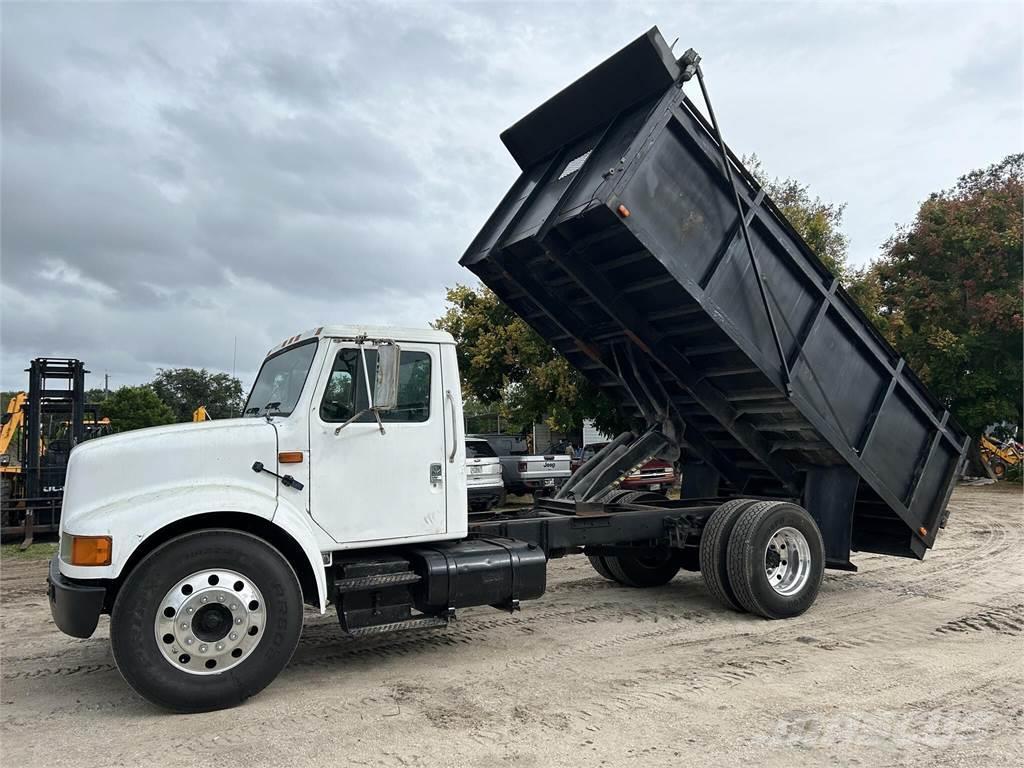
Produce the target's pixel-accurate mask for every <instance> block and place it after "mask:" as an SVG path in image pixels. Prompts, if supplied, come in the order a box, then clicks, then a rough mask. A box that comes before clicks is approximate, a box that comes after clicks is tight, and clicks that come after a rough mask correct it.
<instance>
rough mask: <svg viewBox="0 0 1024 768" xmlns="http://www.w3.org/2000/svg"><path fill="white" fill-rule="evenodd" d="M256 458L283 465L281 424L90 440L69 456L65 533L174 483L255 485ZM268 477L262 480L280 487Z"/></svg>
mask: <svg viewBox="0 0 1024 768" xmlns="http://www.w3.org/2000/svg"><path fill="white" fill-rule="evenodd" d="M255 461H260V462H263V464H265V465H266V466H267V468H268V469H276V467H277V430H276V428H275V426H274V425H273V424H272V423H270V422H268V421H267V420H266V419H257V418H245V419H224V420H218V421H206V422H199V423H194V424H173V425H170V426H166V427H152V428H150V429H139V430H133V431H131V432H124V433H122V434H118V435H109V436H107V437H100V438H97V439H95V440H90V441H88V442H86V443H82V444H81V445H78V446H76V447H75V449H74V450H73V451H72V452H71V456H70V459H69V461H68V471H67V479H66V480H65V484H64V505H63V511H62V514H61V531H62V532H63V531H64V530H65V529H67V530H69V531H72V532H76V531H79V530H82V527H81V526H79V525H76V523H81V522H83V519H84V518H90V519H92V520H95V518H96V516H100V515H102V514H103V513H104V511H105V510H108V509H110V508H112V507H115V506H123V505H124V504H126V503H132V502H133V500H138V501H139V502H141V501H142V500H143V499H144V498H152V497H153V496H154V495H159V494H163V493H167V492H169V491H171V490H172V489H173V491H174V492H176V493H180V492H181V491H189V490H193V489H199V488H202V487H211V486H221V487H230V486H238V485H240V484H241V485H250V484H252V483H253V482H254V481H257V480H258V478H257V475H256V473H254V472H253V471H252V465H253V462H255ZM267 479H268V478H267V476H263V478H259V481H261V482H260V485H261V486H268V489H269V490H271V491H272V492H276V489H275V488H274V486H273V485H272V484H269V483H268V482H267ZM88 527H90V528H92V527H94V526H92V525H90V526H88Z"/></svg>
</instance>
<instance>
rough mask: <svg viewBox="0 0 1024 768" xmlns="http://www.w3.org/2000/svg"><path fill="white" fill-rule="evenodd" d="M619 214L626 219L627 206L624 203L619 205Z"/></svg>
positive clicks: (627, 213) (627, 215)
mask: <svg viewBox="0 0 1024 768" xmlns="http://www.w3.org/2000/svg"><path fill="white" fill-rule="evenodd" d="M619 216H621V217H622V218H624V219H628V218H629V208H627V207H626V206H624V205H620V206H619Z"/></svg>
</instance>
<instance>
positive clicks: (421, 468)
mask: <svg viewBox="0 0 1024 768" xmlns="http://www.w3.org/2000/svg"><path fill="white" fill-rule="evenodd" d="M376 353H377V348H376V346H374V345H373V344H372V343H364V344H362V345H359V344H357V343H356V342H355V341H345V340H335V341H334V343H332V345H331V348H330V350H329V353H328V357H327V359H326V360H325V363H324V373H323V375H322V376H321V378H320V381H319V382H318V384H317V390H316V392H315V393H314V397H313V400H312V402H311V405H310V414H309V425H310V427H309V428H310V436H309V442H310V446H309V447H310V451H309V453H310V513H311V514H312V516H313V519H314V520H315V521H316V522H317V524H318V525H319V526H320V527H321V528H323V529H324V530H325V531H326V532H327V533H328V534H329V535H330V536H331V538H333V539H334V540H335V541H337V542H338V543H340V544H347V545H360V544H363V543H373V542H378V543H379V542H388V541H398V540H409V539H430V538H444V536H445V533H446V527H447V526H446V519H447V509H446V501H445V497H446V494H445V486H446V484H447V480H448V478H447V473H448V471H449V470H448V466H447V462H446V461H445V436H444V410H443V400H442V391H441V361H440V345H438V344H424V343H403V344H402V345H401V358H400V372H399V385H398V403H397V407H396V408H395V409H394V410H392V411H386V412H383V413H381V414H380V416H381V423H380V424H378V422H377V419H376V418H375V417H374V414H373V413H372V412H371V413H366V414H363V415H362V416H358V417H357V418H355V419H354V420H352V421H351V422H350V423H346V422H348V421H349V420H350V419H352V418H353V416H356V414H358V413H359V412H360V411H361V410H363V409H365V408H367V407H368V404H369V398H368V397H367V380H369V385H370V388H371V394H372V388H373V386H374V382H375V374H376V359H377V354H376ZM364 361H365V371H364ZM382 427H383V433H382V432H381V428H382Z"/></svg>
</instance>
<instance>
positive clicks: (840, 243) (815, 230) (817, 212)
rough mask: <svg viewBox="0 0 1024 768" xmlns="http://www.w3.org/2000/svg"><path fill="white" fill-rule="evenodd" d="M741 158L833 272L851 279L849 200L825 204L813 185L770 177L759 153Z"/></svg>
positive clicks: (841, 278)
mask: <svg viewBox="0 0 1024 768" xmlns="http://www.w3.org/2000/svg"><path fill="white" fill-rule="evenodd" d="M742 161H743V165H745V166H746V168H747V170H748V171H750V173H751V175H752V176H753V177H754V178H755V179H756V180H757V182H758V183H759V184H760V185H761V186H762V187H764V191H765V193H766V194H767V195H768V197H770V198H771V199H772V202H774V203H775V205H776V206H777V207H778V209H779V210H780V211H782V213H783V215H784V216H785V217H786V219H788V220H789V223H790V224H792V225H793V229H795V230H796V231H797V233H799V235H800V236H801V237H802V238H803V239H804V241H805V242H806V243H807V245H809V246H810V248H811V250H812V251H814V254H815V255H816V256H817V257H818V258H819V259H821V260H822V261H823V262H824V263H825V266H826V267H828V268H829V269H830V270H831V271H832V274H834V275H835V276H836V277H838V278H839V279H840V280H841V281H842V282H843V284H844V285H845V284H846V283H847V282H851V281H852V280H853V278H855V277H856V273H855V272H854V271H852V270H851V269H850V266H849V264H848V263H847V250H848V248H849V240H848V239H847V237H846V235H844V234H843V231H842V226H843V212H844V211H845V210H846V203H826V202H824V201H823V200H822V199H821V198H820V197H817V196H814V197H812V196H811V192H810V188H809V187H808V186H807V185H806V184H801V183H800V182H799V181H797V180H796V179H793V178H788V177H787V178H785V179H781V178H778V177H775V178H769V177H768V174H767V173H766V172H765V170H764V166H763V165H762V164H761V160H760V159H759V158H758V156H757V155H748V156H744V157H743V158H742Z"/></svg>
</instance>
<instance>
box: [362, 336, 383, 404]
mask: <svg viewBox="0 0 1024 768" xmlns="http://www.w3.org/2000/svg"><path fill="white" fill-rule="evenodd" d="M359 354H360V355H361V356H362V358H363V381H365V382H366V403H367V405H368V406H369V407H370V408H373V392H371V391H370V371H369V370H367V367H366V347H364V346H363V345H362V344H360V345H359ZM378 420H379V417H378Z"/></svg>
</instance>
